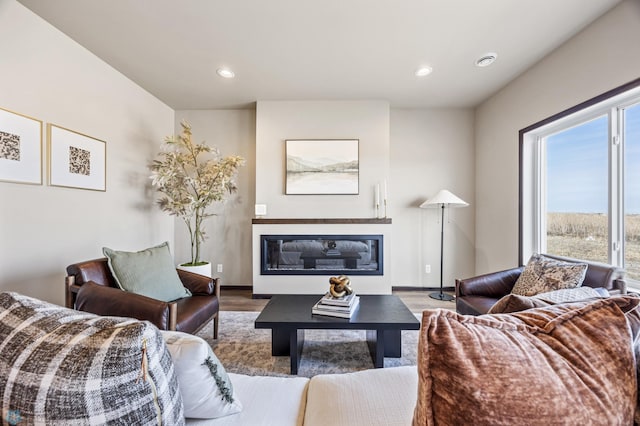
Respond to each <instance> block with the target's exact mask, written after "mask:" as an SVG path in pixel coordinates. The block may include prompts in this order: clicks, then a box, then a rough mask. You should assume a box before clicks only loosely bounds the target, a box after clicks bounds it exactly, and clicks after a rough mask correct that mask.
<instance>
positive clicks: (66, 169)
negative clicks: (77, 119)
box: [47, 124, 107, 191]
mask: <svg viewBox="0 0 640 426" xmlns="http://www.w3.org/2000/svg"><path fill="white" fill-rule="evenodd" d="M47 139H48V140H49V185H51V186H63V187H67V188H79V189H90V190H93V191H106V190H107V143H106V142H105V141H101V140H100V139H96V138H93V137H91V136H87V135H84V134H82V133H78V132H75V131H73V130H69V129H65V128H63V127H58V126H56V125H54V124H47Z"/></svg>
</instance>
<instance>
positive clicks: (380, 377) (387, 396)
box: [304, 366, 418, 426]
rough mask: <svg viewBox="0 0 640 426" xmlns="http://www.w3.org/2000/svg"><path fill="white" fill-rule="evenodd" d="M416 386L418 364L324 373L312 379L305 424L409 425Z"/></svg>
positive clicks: (414, 401)
mask: <svg viewBox="0 0 640 426" xmlns="http://www.w3.org/2000/svg"><path fill="white" fill-rule="evenodd" d="M417 389H418V373H417V370H416V367H415V366H405V367H393V368H382V369H375V370H365V371H358V372H356V373H346V374H321V375H318V376H315V377H313V378H312V379H311V381H310V382H309V391H308V392H307V409H306V413H305V416H304V425H305V426H315V425H318V426H326V425H331V426H340V425H345V426H347V425H348V426H357V425H363V426H364V425H366V426H374V425H380V426H393V425H403V426H405V425H409V424H411V420H412V418H413V410H414V408H415V405H416V397H417Z"/></svg>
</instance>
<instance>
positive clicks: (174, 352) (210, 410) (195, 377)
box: [161, 331, 242, 419]
mask: <svg viewBox="0 0 640 426" xmlns="http://www.w3.org/2000/svg"><path fill="white" fill-rule="evenodd" d="M161 333H162V336H163V337H164V340H165V342H166V343H167V347H168V348H169V353H171V358H172V359H173V364H174V366H175V370H176V376H177V377H178V385H179V387H180V393H181V394H182V400H183V401H184V416H185V417H190V418H196V419H213V418H216V417H223V416H228V415H229V414H235V413H239V412H240V411H242V404H241V403H240V401H239V400H238V398H237V396H236V394H235V392H234V391H233V385H232V384H231V380H230V379H229V376H228V375H227V372H226V371H225V369H224V367H223V366H222V364H221V363H220V361H219V360H218V357H216V356H215V354H214V353H213V351H212V350H211V346H209V344H208V343H207V342H206V341H205V340H203V339H202V338H200V337H198V336H193V335H191V334H187V333H182V332H179V331H161Z"/></svg>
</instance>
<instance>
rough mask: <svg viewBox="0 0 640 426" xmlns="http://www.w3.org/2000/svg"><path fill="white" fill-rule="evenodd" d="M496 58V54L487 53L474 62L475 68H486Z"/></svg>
mask: <svg viewBox="0 0 640 426" xmlns="http://www.w3.org/2000/svg"><path fill="white" fill-rule="evenodd" d="M497 58H498V54H497V53H493V52H489V53H485V54H484V55H482V56H481V57H480V58H478V59H477V60H476V66H478V67H488V66H489V65H491V64H492V63H494V62H495V61H496V59H497Z"/></svg>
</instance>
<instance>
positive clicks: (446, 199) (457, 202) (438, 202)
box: [420, 189, 469, 300]
mask: <svg viewBox="0 0 640 426" xmlns="http://www.w3.org/2000/svg"><path fill="white" fill-rule="evenodd" d="M468 205H469V203H467V202H465V201H462V200H461V199H460V198H458V197H456V196H455V195H453V194H452V193H451V192H449V191H447V190H446V189H442V190H440V192H438V193H437V194H436V195H435V196H434V197H433V198H429V199H428V200H427V201H425V202H424V203H422V204H420V208H421V209H429V208H438V207H439V208H440V211H441V212H442V213H441V217H440V292H439V293H431V294H430V295H429V297H431V298H432V299H438V300H453V296H451V295H448V294H445V293H443V292H442V277H443V275H444V271H443V265H444V208H445V206H447V207H449V208H451V207H467V206H468Z"/></svg>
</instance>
